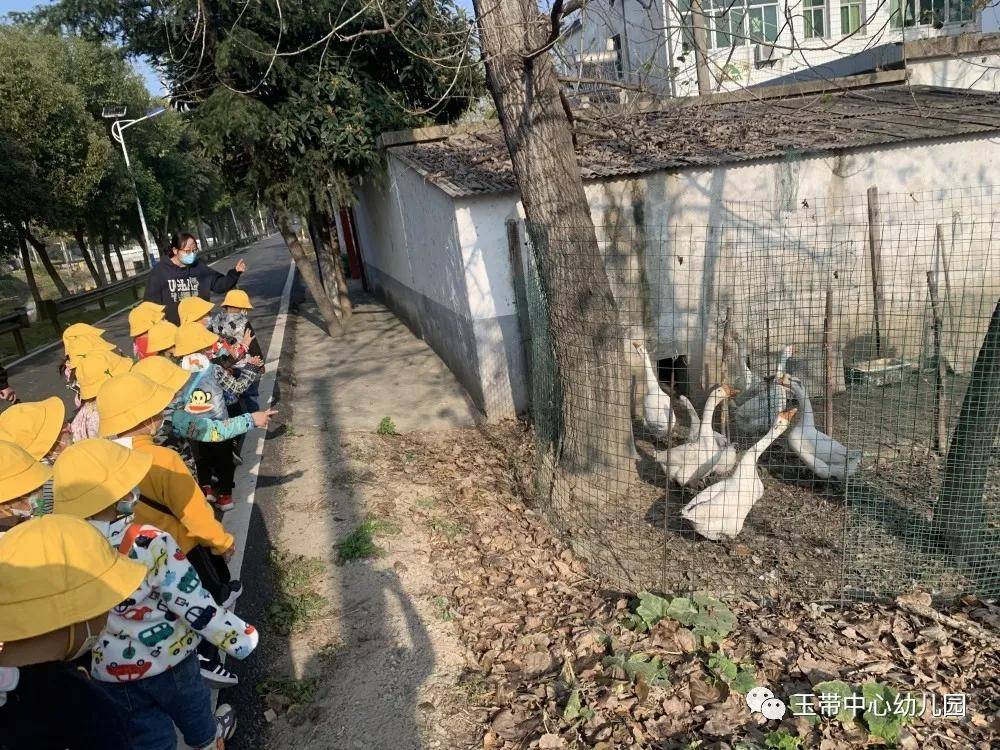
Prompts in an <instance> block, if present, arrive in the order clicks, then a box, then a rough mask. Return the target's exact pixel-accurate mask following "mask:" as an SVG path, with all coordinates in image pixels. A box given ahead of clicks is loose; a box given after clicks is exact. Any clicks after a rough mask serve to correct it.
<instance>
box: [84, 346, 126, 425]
mask: <svg viewBox="0 0 1000 750" xmlns="http://www.w3.org/2000/svg"><path fill="white" fill-rule="evenodd" d="M71 364H72V362H71ZM131 369H132V360H130V359H128V358H127V357H120V356H118V355H117V354H112V353H111V352H93V353H91V354H88V355H87V356H86V358H84V359H81V360H79V364H77V365H76V366H75V367H74V368H73V372H74V375H75V378H76V384H77V387H78V388H79V391H78V394H79V397H80V408H79V410H78V411H77V413H76V416H75V417H73V421H72V422H70V432H71V433H72V435H73V441H74V442H76V441H78V440H86V439H87V438H92V437H97V432H98V415H97V405H96V404H95V403H94V399H95V398H97V391H98V390H99V389H100V387H101V386H102V385H104V383H105V381H107V380H109V379H111V378H112V377H114V376H115V375H123V374H125V373H126V372H128V371H129V370H131Z"/></svg>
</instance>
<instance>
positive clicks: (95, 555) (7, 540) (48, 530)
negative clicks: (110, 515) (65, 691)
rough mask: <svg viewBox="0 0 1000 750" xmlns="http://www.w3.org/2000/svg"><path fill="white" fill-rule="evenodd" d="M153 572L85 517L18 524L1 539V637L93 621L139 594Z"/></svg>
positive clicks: (31, 635)
mask: <svg viewBox="0 0 1000 750" xmlns="http://www.w3.org/2000/svg"><path fill="white" fill-rule="evenodd" d="M147 572H148V571H147V570H146V566H145V565H143V564H142V563H139V562H136V561H135V560H129V559H128V558H127V557H125V556H124V555H120V554H119V553H118V551H117V550H116V549H115V548H114V547H112V546H111V545H110V544H108V541H107V540H106V539H105V538H104V537H103V536H102V535H101V533H100V532H99V531H98V530H97V529H95V528H94V527H93V526H91V525H90V524H89V523H87V522H86V521H81V520H80V519H79V518H71V517H69V516H58V515H50V516H43V517H41V518H33V519H31V520H30V521H25V522H24V523H22V524H18V525H17V526H15V527H14V528H13V529H11V530H10V531H8V532H7V533H6V534H4V536H3V538H0V641H19V640H23V639H25V638H34V637H35V636H39V635H44V634H45V633H51V632H52V631H54V630H61V629H62V628H65V627H69V626H70V625H73V624H74V623H78V622H85V621H86V620H92V619H93V618H95V617H97V616H98V615H101V614H103V613H104V612H107V611H108V610H110V609H111V608H113V607H116V606H117V605H119V604H120V603H121V602H122V601H124V600H125V599H127V598H128V597H129V596H131V595H132V594H133V593H135V590H136V589H137V588H139V584H141V583H142V581H143V579H144V578H145V577H146V574H147Z"/></svg>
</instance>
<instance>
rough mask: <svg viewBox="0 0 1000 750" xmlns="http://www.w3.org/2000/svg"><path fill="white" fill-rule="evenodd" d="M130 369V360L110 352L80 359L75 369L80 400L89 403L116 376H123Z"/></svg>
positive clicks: (96, 353) (97, 353)
mask: <svg viewBox="0 0 1000 750" xmlns="http://www.w3.org/2000/svg"><path fill="white" fill-rule="evenodd" d="M131 369H132V360H131V359H129V358H128V357H122V356H120V355H118V354H112V353H111V352H95V353H93V354H89V355H87V357H86V358H84V359H81V360H80V363H79V364H78V365H77V367H76V382H77V385H79V386H80V398H81V399H83V400H84V401H89V400H90V399H92V398H96V397H97V392H98V391H99V390H100V389H101V386H102V385H104V383H105V381H107V380H110V379H111V378H113V377H115V376H116V375H124V374H125V373H126V372H128V371H129V370H131Z"/></svg>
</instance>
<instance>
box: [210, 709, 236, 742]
mask: <svg viewBox="0 0 1000 750" xmlns="http://www.w3.org/2000/svg"><path fill="white" fill-rule="evenodd" d="M215 726H216V727H218V730H217V731H218V738H219V739H222V740H228V739H229V738H230V737H232V736H233V732H235V731H236V711H234V710H233V707H232V706H230V705H229V704H228V703H223V704H222V705H221V706H219V707H218V708H217V709H215Z"/></svg>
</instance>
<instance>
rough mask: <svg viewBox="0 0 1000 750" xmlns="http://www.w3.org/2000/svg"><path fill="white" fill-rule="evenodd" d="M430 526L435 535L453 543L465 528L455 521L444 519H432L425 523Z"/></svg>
mask: <svg viewBox="0 0 1000 750" xmlns="http://www.w3.org/2000/svg"><path fill="white" fill-rule="evenodd" d="M427 525H428V526H430V528H431V531H433V532H434V533H435V534H440V535H441V536H443V537H444V538H445V539H447V540H448V541H449V542H453V541H455V539H457V538H458V537H459V536H461V535H462V534H464V533H465V527H464V526H463V525H462V524H460V523H457V522H455V521H449V520H447V519H445V518H432V519H431V520H429V521H428V522H427Z"/></svg>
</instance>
